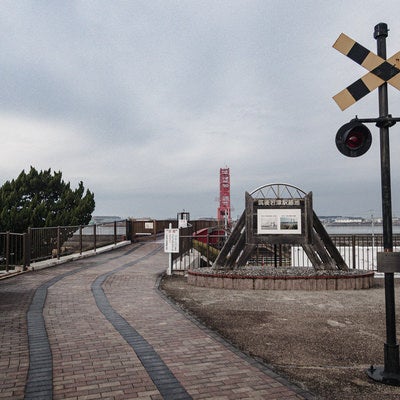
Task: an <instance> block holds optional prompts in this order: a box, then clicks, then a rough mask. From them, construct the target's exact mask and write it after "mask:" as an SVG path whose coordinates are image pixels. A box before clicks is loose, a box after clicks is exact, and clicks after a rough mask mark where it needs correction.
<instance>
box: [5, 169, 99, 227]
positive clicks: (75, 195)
mask: <svg viewBox="0 0 400 400" xmlns="http://www.w3.org/2000/svg"><path fill="white" fill-rule="evenodd" d="M94 207H95V201H94V194H93V193H92V192H90V190H86V192H85V189H84V187H83V183H82V182H80V183H79V186H78V188H77V189H75V190H73V189H71V186H70V184H69V183H65V182H64V181H63V180H62V173H61V172H54V173H52V172H51V169H48V170H45V171H40V172H38V171H37V170H36V169H35V168H33V167H31V169H30V171H29V173H28V174H27V173H25V171H22V172H21V173H20V174H19V176H18V178H17V179H13V180H12V181H11V182H10V181H7V182H5V183H4V185H3V186H2V187H1V188H0V231H1V232H5V231H11V232H21V233H22V232H26V231H27V229H28V227H32V228H41V227H50V226H70V225H87V224H88V223H89V221H90V219H91V215H92V212H93V211H94Z"/></svg>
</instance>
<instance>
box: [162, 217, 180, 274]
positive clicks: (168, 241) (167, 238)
mask: <svg viewBox="0 0 400 400" xmlns="http://www.w3.org/2000/svg"><path fill="white" fill-rule="evenodd" d="M164 252H165V253H169V263H168V270H167V275H172V253H179V229H177V228H172V225H171V224H169V228H168V229H164Z"/></svg>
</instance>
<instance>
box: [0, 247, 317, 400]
mask: <svg viewBox="0 0 400 400" xmlns="http://www.w3.org/2000/svg"><path fill="white" fill-rule="evenodd" d="M167 263H168V258H167V255H165V254H164V252H163V249H162V245H161V244H160V243H148V244H145V245H131V246H129V247H125V248H122V249H119V250H114V251H112V252H109V253H104V254H102V255H98V256H96V257H91V258H87V259H83V260H79V261H74V262H71V263H68V264H64V265H59V266H57V267H54V268H48V269H45V270H40V271H35V272H30V273H26V274H22V275H19V276H16V277H13V278H9V279H6V280H2V281H0V318H1V319H0V320H1V327H0V399H3V398H7V399H8V398H13V399H27V400H28V399H29V400H30V399H43V400H46V399H49V400H50V399H152V400H158V399H171V400H179V399H220V400H223V399H227V400H228V399H229V400H230V399H271V400H272V399H281V400H283V399H284V400H292V399H302V398H307V399H311V398H312V397H311V396H310V395H309V394H307V393H306V392H303V391H301V390H300V389H299V388H297V387H295V386H293V385H291V384H289V383H288V382H286V381H285V380H284V379H282V378H280V377H279V376H278V375H276V374H274V373H273V372H271V371H270V370H269V369H268V368H266V367H265V366H263V365H262V364H260V363H258V362H256V361H254V360H252V359H251V358H249V357H246V356H244V355H243V354H242V353H240V352H239V351H237V350H236V349H234V348H232V347H231V346H229V345H227V344H226V343H225V342H224V341H223V340H222V339H221V338H219V337H218V335H216V334H215V333H213V332H211V331H209V330H207V329H206V328H204V327H202V326H201V325H200V324H198V323H196V322H195V321H193V320H191V319H188V318H187V317H186V316H185V315H184V314H183V313H182V312H181V311H180V310H179V309H178V308H176V307H174V306H173V305H172V304H170V302H169V301H168V300H167V299H166V298H165V297H164V296H163V295H162V294H160V293H159V292H158V290H155V289H156V287H157V280H158V277H159V275H160V273H162V272H163V271H165V269H166V266H167Z"/></svg>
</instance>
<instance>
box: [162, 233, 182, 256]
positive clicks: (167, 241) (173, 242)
mask: <svg viewBox="0 0 400 400" xmlns="http://www.w3.org/2000/svg"><path fill="white" fill-rule="evenodd" d="M164 252H165V253H179V229H176V228H170V229H164Z"/></svg>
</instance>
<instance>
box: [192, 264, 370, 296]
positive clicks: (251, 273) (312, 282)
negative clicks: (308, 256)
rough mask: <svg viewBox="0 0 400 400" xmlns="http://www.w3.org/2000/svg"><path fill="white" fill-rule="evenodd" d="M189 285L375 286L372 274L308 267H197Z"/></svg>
mask: <svg viewBox="0 0 400 400" xmlns="http://www.w3.org/2000/svg"><path fill="white" fill-rule="evenodd" d="M188 283H189V284H190V285H194V286H202V287H208V288H220V289H240V290H243V289H251V290H354V289H369V288H371V287H372V286H373V284H374V272H373V271H361V270H350V271H339V270H334V271H330V270H323V271H317V270H315V269H314V268H307V267H288V268H286V267H278V268H274V267H261V266H247V267H244V268H238V269H234V270H229V271H222V270H216V269H212V268H198V269H192V270H189V271H188Z"/></svg>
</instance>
